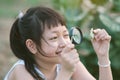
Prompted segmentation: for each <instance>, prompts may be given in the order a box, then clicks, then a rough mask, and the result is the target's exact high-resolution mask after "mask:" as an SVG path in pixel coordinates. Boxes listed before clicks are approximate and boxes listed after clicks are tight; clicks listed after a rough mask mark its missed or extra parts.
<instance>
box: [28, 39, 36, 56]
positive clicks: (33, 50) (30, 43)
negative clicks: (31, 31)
mask: <svg viewBox="0 0 120 80" xmlns="http://www.w3.org/2000/svg"><path fill="white" fill-rule="evenodd" d="M26 47H27V48H28V49H29V51H30V52H31V53H33V54H36V53H37V48H36V44H35V43H34V42H33V41H32V40H31V39H27V40H26Z"/></svg>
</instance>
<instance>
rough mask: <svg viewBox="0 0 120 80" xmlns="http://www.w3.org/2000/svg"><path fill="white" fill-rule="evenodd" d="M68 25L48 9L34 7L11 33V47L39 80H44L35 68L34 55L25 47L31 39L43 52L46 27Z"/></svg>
mask: <svg viewBox="0 0 120 80" xmlns="http://www.w3.org/2000/svg"><path fill="white" fill-rule="evenodd" d="M58 24H61V25H66V24H65V21H64V19H63V17H62V16H61V15H60V14H59V13H58V12H56V11H54V10H53V9H50V8H47V7H40V6H39V7H33V8H30V9H28V10H27V11H26V13H25V14H24V16H23V17H21V18H17V19H16V21H15V22H14V23H13V25H12V28H11V31H10V47H11V49H12V51H13V53H14V55H15V56H16V57H18V58H19V59H22V60H24V62H25V68H26V70H27V71H28V72H29V73H30V74H31V75H32V76H33V78H35V79H37V80H43V79H42V78H41V77H40V76H39V74H38V73H37V71H36V70H35V68H34V64H36V61H35V58H34V54H32V53H31V52H30V51H29V50H28V48H27V47H26V45H25V41H26V40H27V39H31V40H32V41H33V42H34V43H35V44H36V45H37V46H38V47H39V48H40V50H41V39H42V34H43V32H44V30H45V27H48V28H49V29H50V28H51V27H56V26H58Z"/></svg>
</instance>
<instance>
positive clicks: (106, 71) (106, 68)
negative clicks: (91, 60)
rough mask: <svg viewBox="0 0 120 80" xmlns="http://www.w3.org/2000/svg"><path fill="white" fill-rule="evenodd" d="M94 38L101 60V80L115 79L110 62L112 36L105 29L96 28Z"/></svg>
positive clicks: (96, 50)
mask: <svg viewBox="0 0 120 80" xmlns="http://www.w3.org/2000/svg"><path fill="white" fill-rule="evenodd" d="M93 32H94V39H92V40H91V41H92V45H93V48H94V50H95V52H96V54H97V57H98V62H99V80H113V78H112V72H111V67H110V64H109V47H110V40H111V36H110V35H108V33H107V32H106V31H105V30H104V29H96V30H94V31H93Z"/></svg>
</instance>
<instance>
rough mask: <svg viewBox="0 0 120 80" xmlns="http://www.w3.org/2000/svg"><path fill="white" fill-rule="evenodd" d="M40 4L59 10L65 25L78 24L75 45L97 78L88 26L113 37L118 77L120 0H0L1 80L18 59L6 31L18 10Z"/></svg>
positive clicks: (117, 75) (117, 79) (118, 78)
mask: <svg viewBox="0 0 120 80" xmlns="http://www.w3.org/2000/svg"><path fill="white" fill-rule="evenodd" d="M37 5H43V6H47V7H52V8H54V9H56V10H57V11H59V12H60V13H61V14H62V15H63V16H64V17H65V20H66V22H67V26H68V28H70V27H73V26H78V27H80V28H81V30H82V32H83V36H84V39H83V42H82V44H80V45H76V48H77V49H78V52H79V54H80V60H81V61H82V62H83V64H84V65H85V66H86V68H87V69H88V70H89V72H90V73H91V74H93V76H95V77H96V78H97V79H98V65H97V57H96V54H95V52H94V50H93V47H92V45H91V42H90V38H89V30H90V28H94V29H95V28H104V29H106V30H107V31H108V33H109V34H110V35H111V36H112V40H111V46H110V60H111V67H112V73H113V78H114V80H120V62H119V61H120V36H119V34H120V0H0V80H2V79H3V77H4V76H5V74H6V73H7V72H8V70H9V69H10V68H11V66H12V65H13V64H14V62H15V61H16V60H17V59H16V57H15V56H14V55H13V54H12V52H11V50H10V47H9V32H10V28H11V25H12V23H13V22H14V20H15V19H16V17H17V15H18V13H19V11H20V10H21V11H23V12H24V11H26V10H27V9H28V8H29V7H32V6H37Z"/></svg>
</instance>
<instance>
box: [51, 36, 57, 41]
mask: <svg viewBox="0 0 120 80" xmlns="http://www.w3.org/2000/svg"><path fill="white" fill-rule="evenodd" d="M57 38H58V37H57V36H54V37H51V38H50V40H56V39H57Z"/></svg>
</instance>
